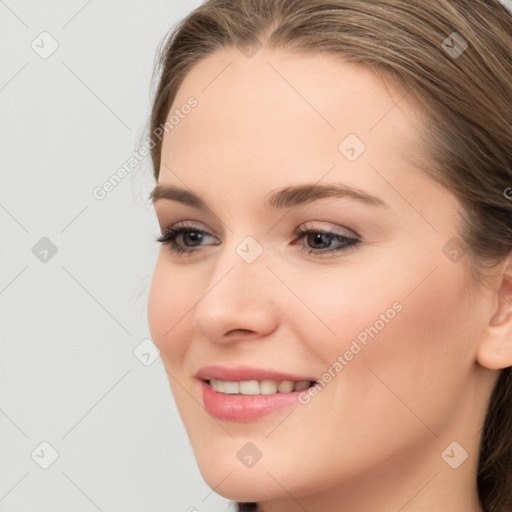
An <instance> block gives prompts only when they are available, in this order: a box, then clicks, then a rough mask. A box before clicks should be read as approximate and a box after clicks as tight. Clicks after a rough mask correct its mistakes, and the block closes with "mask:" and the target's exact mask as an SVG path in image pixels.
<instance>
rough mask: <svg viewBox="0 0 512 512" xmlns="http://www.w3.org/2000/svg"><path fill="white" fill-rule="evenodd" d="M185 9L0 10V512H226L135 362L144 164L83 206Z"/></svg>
mask: <svg viewBox="0 0 512 512" xmlns="http://www.w3.org/2000/svg"><path fill="white" fill-rule="evenodd" d="M199 3H200V2H199V1H191V0H158V1H156V0H154V1H151V2H144V1H142V0H137V1H136V0H131V1H126V0H125V1H120V0H119V1H99V0H92V1H91V0H89V1H87V0H68V1H64V0H61V1H57V0H52V1H45V2H38V1H36V0H31V1H28V0H27V1H23V0H6V1H5V2H4V1H1V0H0V52H1V62H2V65H1V68H0V70H1V71H0V102H1V117H0V119H1V123H0V126H1V128H0V129H1V133H0V144H1V177H2V182H1V187H0V227H1V234H2V247H1V248H2V250H1V251H0V258H1V259H0V311H1V319H0V328H1V332H0V335H1V354H0V364H1V367H0V378H1V383H0V386H1V391H2V394H1V402H0V442H1V451H0V453H1V458H0V511H2V512H69V511H73V512H82V511H83V512H95V511H98V510H100V511H103V512H110V511H112V512H113V511H122V512H130V511H138V512H160V511H162V512H163V511H187V510H190V511H192V510H193V509H192V508H191V507H194V508H195V510H197V511H198V512H206V511H221V510H223V511H226V510H231V509H232V507H231V506H230V505H229V503H230V502H228V501H227V500H224V499H223V498H220V497H219V496H217V495H215V494H214V493H212V492H211V490H210V488H209V487H208V486H207V485H206V484H205V482H204V481H203V480H202V478H201V476H200V474H199V471H198V470H197V467H196V464H195V460H194V457H193V454H192V449H191V447H190V445H189V442H188V438H187V436H186V433H185V430H184V428H183V426H182V424H181V421H180V419H179V416H178V413H177V410H176V407H175V404H174V401H173V399H172V395H171V392H170V389H169V385H168V381H167V378H166V374H165V372H164V369H163V365H162V362H161V360H160V359H159V358H158V359H156V360H155V361H154V362H153V363H152V364H151V365H149V366H145V365H144V364H143V363H142V362H141V361H140V360H139V359H137V358H136V357H135V355H134V353H133V351H134V349H135V348H136V347H137V346H138V345H139V344H140V343H141V342H142V340H144V339H145V338H148V337H149V336H150V333H149V328H148V324H147V296H148V291H149V286H150V282H151V275H152V271H153V266H154V263H155V259H156V255H157V251H158V244H157V243H156V242H155V241H154V238H155V237H156V236H157V235H158V224H157V222H156V217H155V214H154V212H153V210H152V208H151V206H150V205H149V203H148V201H147V196H148V194H149V191H150V190H151V188H152V186H153V185H154V183H153V181H152V177H151V169H150V160H149V157H148V158H146V159H145V160H144V161H143V162H142V164H141V165H139V167H138V168H137V169H136V170H135V171H133V172H132V173H130V174H129V175H128V177H127V178H125V179H124V180H123V182H122V183H120V184H119V185H118V186H117V187H116V188H115V189H114V190H113V191H112V192H110V193H109V194H108V195H107V196H106V197H105V199H104V200H102V201H99V200H97V199H95V198H94V197H93V195H92V190H93V189H94V187H97V186H101V185H102V184H103V183H104V182H105V181H106V180H107V179H108V178H109V177H110V176H111V175H112V174H113V173H114V172H115V171H116V170H117V169H118V168H119V167H120V166H121V165H122V164H123V163H125V162H126V161H127V159H128V158H129V156H130V154H131V152H132V151H133V150H135V149H136V148H138V147H139V146H140V143H141V140H142V135H143V130H144V127H145V123H146V120H147V116H148V112H149V107H150V78H151V73H152V68H153V61H154V55H155V52H156V49H157V47H158V44H159V42H160V41H161V39H162V38H163V37H164V35H165V34H166V32H167V31H168V29H169V28H171V27H172V26H173V25H174V24H175V23H176V22H177V21H178V20H179V19H181V18H182V17H183V16H184V15H185V14H187V13H188V12H190V10H192V8H193V7H195V6H196V5H198V4H199ZM43 31H46V32H48V33H49V34H50V35H51V37H52V38H53V39H55V40H56V41H57V42H58V45H59V46H58V48H57V50H56V51H55V52H54V53H53V54H52V55H50V56H49V57H48V58H42V57H41V56H40V55H39V54H38V53H36V51H34V50H33V49H32V47H31V44H32V41H34V40H35V41H36V43H35V44H38V45H39V47H44V48H45V49H46V50H48V49H49V48H50V43H51V41H50V40H49V39H45V40H44V41H43V42H41V37H42V36H39V35H40V34H41V32H43ZM44 37H48V36H44ZM41 51H43V48H41ZM43 237H47V238H48V239H50V240H51V242H52V243H53V244H54V245H55V246H56V247H57V253H56V254H55V255H54V256H53V257H51V253H49V254H48V255H47V256H46V258H47V261H45V262H44V261H41V260H40V259H39V258H38V257H36V255H35V254H34V253H33V247H34V246H35V245H36V243H38V241H39V240H40V239H41V238H43ZM44 256H45V254H44V253H41V256H40V257H43V258H44ZM146 360H147V356H146ZM42 442H47V443H49V444H50V445H51V446H52V447H53V449H55V450H56V451H57V452H58V458H57V459H56V461H55V462H54V463H53V464H52V465H51V466H50V467H48V468H47V469H42V467H40V466H41V464H43V465H44V464H45V463H48V462H51V457H52V453H51V449H50V448H48V446H47V445H41V443H42ZM31 454H32V455H31Z"/></svg>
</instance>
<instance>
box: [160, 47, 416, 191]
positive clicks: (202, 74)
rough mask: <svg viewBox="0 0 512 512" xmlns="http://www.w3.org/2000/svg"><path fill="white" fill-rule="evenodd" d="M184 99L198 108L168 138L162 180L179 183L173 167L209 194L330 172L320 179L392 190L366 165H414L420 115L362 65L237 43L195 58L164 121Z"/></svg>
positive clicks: (181, 117) (274, 185) (313, 177)
mask: <svg viewBox="0 0 512 512" xmlns="http://www.w3.org/2000/svg"><path fill="white" fill-rule="evenodd" d="M190 97H194V98H195V99H196V101H197V105H196V106H195V107H194V108H193V109H184V111H183V112H181V115H179V122H177V123H173V127H172V129H171V130H170V131H169V132H168V133H166V134H165V136H164V142H163V147H162V166H161V170H160V177H159V182H160V183H174V184H179V180H177V179H176V175H175V174H173V173H172V172H170V169H174V170H176V171H178V173H179V175H180V176H181V177H185V179H186V184H187V185H188V186H192V187H193V188H198V187H200V188H201V189H204V186H203V185H204V183H208V187H209V188H210V187H211V188H210V192H211V193H212V194H213V193H214V192H215V193H216V194H220V193H221V192H222V190H221V189H222V186H221V185H222V183H223V182H224V183H225V184H227V183H229V184H231V185H232V187H235V189H236V188H237V187H238V189H239V190H241V189H242V188H243V187H244V186H245V187H248V188H251V187H254V190H257V189H258V187H261V190H264V189H267V190H268V189H271V188H278V187H280V186H282V185H283V184H287V185H288V184H291V183H300V182H306V181H307V182H311V181H318V180H320V179H323V177H325V176H327V174H328V176H327V178H328V179H327V180H326V181H337V182H340V181H342V182H344V183H346V184H347V185H349V186H350V185H352V186H355V187H361V186H362V185H364V187H366V190H367V191H368V192H370V193H374V194H379V193H384V194H386V195H389V193H390V191H389V189H388V186H387V185H385V182H383V181H382V180H379V179H376V174H375V170H373V169H372V167H371V166H370V164H372V165H373V168H374V169H375V168H377V169H379V168H380V169H386V168H393V172H401V171H404V170H405V169H408V168H409V169H410V163H409V158H408V157H409V156H411V155H414V154H415V152H417V147H418V144H417V142H418V132H417V127H418V126H419V125H420V122H421V117H422V115H423V114H422V113H421V111H419V110H418V109H417V108H415V107H414V106H413V105H412V104H409V103H408V101H407V98H406V97H405V95H404V92H403V91H401V90H399V89H396V88H394V87H393V86H392V85H391V84H388V83H384V82H383V81H382V79H381V78H380V77H379V76H378V75H377V74H376V73H374V72H372V71H371V70H370V69H368V68H365V67H363V66H361V65H360V64H354V63H349V62H346V61H345V60H343V59H342V58H341V57H339V56H333V55H325V54H317V53H308V54H306V53H289V52H286V51H282V50H270V49H266V48H263V49H261V50H260V51H259V52H257V53H256V55H254V56H252V57H251V58H248V57H246V56H245V55H244V54H243V53H241V52H240V51H239V50H238V49H236V48H235V49H227V50H222V51H219V52H217V53H215V54H213V55H210V56H209V57H207V58H205V59H203V60H201V61H200V62H199V63H197V64H196V65H195V66H194V67H193V68H192V69H191V70H190V71H189V73H188V74H187V75H186V77H185V79H184V81H183V83H182V84H181V86H180V88H179V90H178V93H177V95H176V98H175V100H174V103H173V105H172V107H171V109H170V112H169V117H168V119H169V118H170V116H171V115H173V114H175V113H176V110H177V109H178V110H180V108H181V106H182V105H185V104H186V103H187V101H189V98H190ZM184 112H188V113H184ZM176 119H177V117H176V116H175V120H176ZM346 140H348V143H345V142H344V141H346ZM347 144H348V145H349V146H354V144H355V150H356V152H361V155H360V156H359V157H358V158H357V159H356V160H352V161H351V160H350V159H348V158H347V154H345V153H344V151H345V149H346V148H345V146H347ZM333 166H334V174H333V173H331V172H330V171H329V170H330V169H333ZM205 177H207V178H208V179H207V180H205ZM369 177H371V179H372V181H371V182H369ZM402 181H406V179H405V180H402ZM214 182H216V184H214ZM248 184H249V185H248ZM364 187H361V188H364ZM248 192H249V190H248Z"/></svg>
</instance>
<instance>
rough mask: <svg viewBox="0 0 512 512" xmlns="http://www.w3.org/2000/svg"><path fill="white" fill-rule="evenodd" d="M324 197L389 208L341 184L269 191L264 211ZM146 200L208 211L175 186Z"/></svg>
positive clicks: (196, 198) (159, 188)
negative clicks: (165, 201)
mask: <svg viewBox="0 0 512 512" xmlns="http://www.w3.org/2000/svg"><path fill="white" fill-rule="evenodd" d="M328 197H338V198H346V197H348V198H350V199H353V200H355V201H359V202H360V203H363V204H366V205H369V206H375V207H383V208H386V209H388V210H389V209H390V208H389V206H388V205H387V203H385V202H384V201H383V200H382V199H379V198H378V197H375V196H372V195H370V194H367V193H366V192H363V191H362V190H358V189H356V188H351V187H348V186H347V185H344V184H342V183H332V184H329V185H318V184H302V185H295V186H291V187H286V188H284V189H281V190H277V191H274V192H271V193H270V195H269V196H267V198H266V200H265V202H264V205H265V207H266V208H268V209H282V208H293V207H296V206H299V205H302V204H307V203H311V202H312V201H317V200H318V199H324V198H328ZM149 199H151V201H152V202H153V204H155V203H156V202H157V201H160V200H161V199H167V200H169V201H177V202H179V203H183V204H186V205H188V206H192V207H193V208H197V209H199V210H204V211H206V210H209V208H208V206H207V205H206V203H205V202H204V201H203V200H202V199H201V198H200V197H199V196H198V195H196V194H194V193H193V192H191V191H189V190H185V189H183V188H180V187H177V186H175V185H161V184H160V185H157V186H156V187H155V188H154V189H153V191H152V192H151V193H150V194H149Z"/></svg>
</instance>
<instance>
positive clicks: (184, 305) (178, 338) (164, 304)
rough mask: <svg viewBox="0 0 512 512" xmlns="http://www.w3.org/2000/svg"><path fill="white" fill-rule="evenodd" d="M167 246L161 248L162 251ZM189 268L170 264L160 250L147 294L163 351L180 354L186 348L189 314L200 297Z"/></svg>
mask: <svg viewBox="0 0 512 512" xmlns="http://www.w3.org/2000/svg"><path fill="white" fill-rule="evenodd" d="M163 250H165V248H163V249H162V251H163ZM193 290H194V287H193V284H192V285H191V282H190V280H188V279H187V276H186V272H182V271H181V270H180V269H176V268H171V266H170V265H169V263H168V262H166V261H165V255H163V254H160V256H159V258H158V260H157V263H156V266H155V269H154V272H153V277H152V280H151V288H150V292H149V297H148V323H149V330H150V333H151V337H152V339H153V342H154V343H155V345H156V346H157V347H158V348H159V350H160V352H161V353H162V358H163V360H164V362H166V357H165V356H166V354H168V353H170V354H172V355H173V356H177V355H179V354H180V353H182V352H183V351H184V350H185V349H186V345H185V341H186V336H185V331H186V330H187V325H188V323H190V321H188V323H187V319H188V317H187V314H188V312H189V311H190V309H191V308H192V307H193V305H194V304H195V302H197V300H198V296H197V294H195V293H194V291H193Z"/></svg>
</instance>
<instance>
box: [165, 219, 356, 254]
mask: <svg viewBox="0 0 512 512" xmlns="http://www.w3.org/2000/svg"><path fill="white" fill-rule="evenodd" d="M190 232H193V233H199V234H201V235H209V233H208V232H207V231H204V230H202V229H197V228H195V227H193V226H183V225H181V226H179V225H178V226H171V227H169V228H167V229H166V230H165V232H164V233H162V235H161V236H159V237H158V238H157V239H156V241H157V242H159V243H161V244H163V245H169V248H170V252H171V253H172V254H175V255H177V256H179V255H182V254H184V253H187V254H190V253H193V252H197V249H195V248H183V247H180V246H179V245H177V244H176V242H175V241H176V238H177V237H178V236H179V235H182V234H186V233H190ZM293 234H294V235H295V236H296V239H295V240H294V241H293V245H295V244H296V243H297V242H298V241H299V240H300V239H301V238H304V237H305V236H307V235H315V234H322V235H331V236H332V239H331V241H333V240H336V239H337V240H339V241H341V242H343V245H339V246H335V247H332V248H329V249H323V250H322V249H314V248H311V247H310V248H308V247H303V248H302V252H307V253H308V254H315V255H319V256H322V255H326V254H333V253H337V252H343V251H347V250H349V249H350V250H351V249H355V248H356V247H357V246H358V245H359V244H360V243H361V241H360V240H358V239H357V238H350V237H347V236H345V235H340V234H338V233H334V232H333V231H326V230H322V229H316V228H310V229H303V228H301V227H300V226H299V227H297V228H296V229H295V230H294V232H293ZM215 245H218V244H215Z"/></svg>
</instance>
